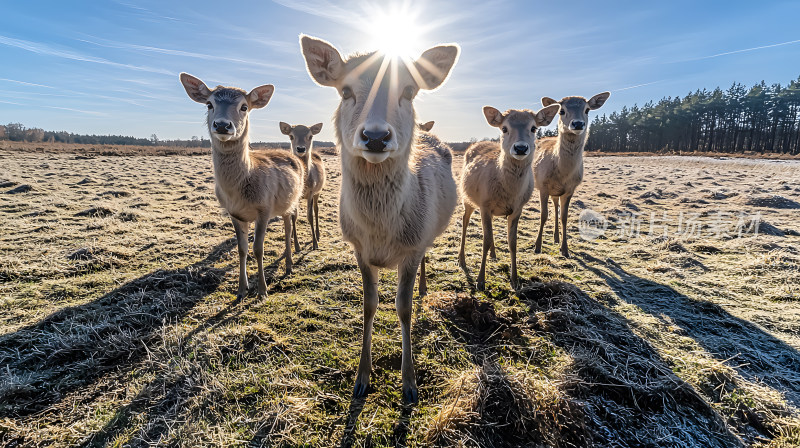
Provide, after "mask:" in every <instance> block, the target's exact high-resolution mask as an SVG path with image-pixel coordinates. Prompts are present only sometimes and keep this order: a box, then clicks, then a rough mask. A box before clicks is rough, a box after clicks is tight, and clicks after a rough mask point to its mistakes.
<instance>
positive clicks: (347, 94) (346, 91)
mask: <svg viewBox="0 0 800 448" xmlns="http://www.w3.org/2000/svg"><path fill="white" fill-rule="evenodd" d="M352 97H353V89H351V88H350V87H348V86H344V87H342V98H343V99H345V100H348V99H350V98H352Z"/></svg>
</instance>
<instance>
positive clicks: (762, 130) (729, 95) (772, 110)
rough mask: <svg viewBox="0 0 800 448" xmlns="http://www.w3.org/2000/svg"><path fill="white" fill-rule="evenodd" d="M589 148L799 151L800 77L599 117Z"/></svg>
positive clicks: (698, 93) (697, 94) (664, 100)
mask: <svg viewBox="0 0 800 448" xmlns="http://www.w3.org/2000/svg"><path fill="white" fill-rule="evenodd" d="M591 129H592V130H591V132H592V133H591V138H590V139H589V141H588V143H587V145H586V149H587V150H594V151H604V152H692V151H701V152H719V153H741V152H757V153H762V154H763V153H765V152H771V153H781V154H791V155H796V154H799V153H800V77H798V78H797V79H796V80H793V81H791V82H790V83H789V84H788V85H787V86H781V85H780V84H772V85H769V86H768V85H766V83H764V81H761V82H760V83H758V84H756V85H754V86H752V87H750V88H747V87H745V86H744V85H742V84H739V83H734V84H733V85H732V86H731V87H730V88H729V89H728V90H722V89H720V88H719V87H717V88H716V89H714V90H713V91H708V90H706V89H703V90H697V91H695V92H694V93H689V94H688V95H686V96H685V97H683V98H681V97H675V98H672V97H666V98H662V99H661V100H660V101H658V102H657V103H654V102H652V101H649V102H647V103H646V104H644V105H643V106H641V107H639V106H637V105H634V106H633V107H623V108H622V109H621V110H620V111H619V112H613V113H611V114H609V115H605V114H604V115H602V116H597V117H595V119H594V121H593V122H592V128H591Z"/></svg>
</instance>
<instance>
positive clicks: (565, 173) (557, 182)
mask: <svg viewBox="0 0 800 448" xmlns="http://www.w3.org/2000/svg"><path fill="white" fill-rule="evenodd" d="M610 95H611V93H610V92H603V93H598V94H597V95H595V96H593V97H591V98H590V99H588V100H587V99H586V98H584V97H582V96H568V97H566V98H563V99H562V100H561V101H556V100H554V99H552V98H548V97H544V98H542V104H543V105H545V106H550V105H554V104H559V105H561V111H560V112H559V114H560V118H559V120H558V137H547V138H543V139H541V140H540V143H539V148H540V149H539V152H538V153H537V154H536V160H534V162H533V177H534V179H535V180H536V188H537V189H538V190H539V202H540V205H541V207H542V211H541V219H540V221H539V235H538V236H537V237H536V246H535V248H534V252H535V253H537V254H538V253H541V252H542V232H543V231H544V225H545V223H546V222H547V198H548V197H549V198H551V199H552V200H553V208H554V209H555V230H554V232H553V241H554V242H555V243H556V244H558V242H559V238H558V218H559V216H558V209H559V205H560V206H561V227H563V229H564V234H563V238H561V255H563V256H564V257H569V249H568V248H567V212H568V211H569V202H570V200H572V195H573V194H575V189H576V188H578V185H580V183H581V182H582V181H583V148H584V146H586V140H587V139H588V138H589V111H590V110H596V109H599V108H600V106H602V105H603V103H605V102H606V100H607V99H608V97H609V96H610ZM559 202H560V204H559Z"/></svg>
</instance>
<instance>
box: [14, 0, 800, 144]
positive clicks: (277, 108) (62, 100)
mask: <svg viewBox="0 0 800 448" xmlns="http://www.w3.org/2000/svg"><path fill="white" fill-rule="evenodd" d="M403 1H404V2H405V3H407V5H406V6H407V7H409V9H410V10H412V11H417V12H418V17H417V22H418V23H419V24H420V25H421V27H422V28H423V32H422V34H421V35H420V36H418V38H417V40H418V41H419V42H420V46H419V48H418V49H417V51H418V53H419V52H421V51H423V50H425V49H426V48H427V47H430V46H433V45H435V44H437V43H441V42H457V43H459V44H460V45H461V47H462V54H461V59H460V61H459V63H458V65H457V66H456V67H455V68H454V72H453V74H452V77H451V78H450V80H449V81H448V83H447V84H446V85H445V86H444V87H443V88H442V89H440V90H438V91H436V92H433V93H430V94H427V95H420V97H418V100H417V101H416V105H417V112H418V115H419V118H420V120H422V121H427V120H435V121H436V123H437V124H436V126H435V128H434V131H435V132H438V133H439V134H440V135H441V136H442V137H443V138H445V139H447V140H450V141H462V140H468V139H469V138H471V137H475V138H482V137H493V136H495V134H496V130H495V129H494V128H491V127H489V126H488V125H487V124H486V123H485V121H484V118H483V114H482V113H481V107H482V106H484V105H492V106H494V107H497V108H499V109H502V110H505V109H507V108H525V107H527V108H535V109H538V108H540V107H541V103H540V102H539V99H540V98H541V97H542V96H552V97H555V98H560V97H562V96H567V95H583V96H587V97H589V96H591V95H593V94H595V93H599V92H602V91H604V90H610V91H611V92H612V95H611V98H610V99H609V101H608V102H607V103H606V105H605V106H604V108H603V109H601V110H600V112H606V113H608V112H612V111H614V110H619V109H620V108H622V106H624V105H632V104H633V103H639V104H642V103H644V102H646V101H648V100H651V99H653V100H657V99H659V98H661V97H663V96H670V95H671V96H674V95H680V96H683V95H685V94H686V93H688V92H689V91H692V90H695V89H697V88H709V89H711V88H714V87H716V86H721V87H723V88H727V87H729V86H730V85H731V83H733V82H734V81H738V82H741V83H744V84H745V85H748V86H749V85H752V84H754V83H756V82H759V81H761V80H762V79H763V80H765V81H766V82H767V83H776V82H780V83H781V84H786V83H787V82H788V81H789V80H791V79H796V78H797V77H798V75H800V28H798V27H797V18H798V17H800V2H797V1H784V2H781V1H765V2H760V3H754V2H751V1H748V2H744V1H728V2H719V1H717V2H704V1H680V0H677V1H668V2H642V1H636V2H623V1H611V2H600V1H588V2H584V1H577V0H573V1H569V2H564V1H562V2H555V1H549V2H540V1H510V0H496V1H474V0H463V1H436V0H427V1H411V0H398V2H403ZM389 3H390V2H388V1H383V2H365V1H337V2H334V1H326V0H314V1H300V0H296V1H294V0H278V1H274V2H268V1H254V2H219V1H213V2H212V1H194V2H168V1H163V0H162V1H136V0H121V1H69V2H67V1H36V0H29V1H25V2H9V3H8V4H4V5H3V14H2V15H0V61H2V62H0V123H3V124H5V123H9V122H21V123H23V124H24V125H26V126H28V127H41V128H44V129H47V130H67V131H71V132H77V133H88V134H122V135H134V136H137V137H149V136H150V135H151V134H157V135H158V136H159V138H162V139H172V138H190V137H191V136H194V135H196V136H201V135H203V136H207V130H206V129H205V125H204V118H203V115H204V109H205V108H204V107H203V106H202V105H199V104H197V103H194V102H192V101H191V100H190V99H189V98H188V97H187V96H186V94H185V92H184V90H183V88H182V87H181V85H180V83H179V82H178V77H177V75H178V73H180V72H181V71H186V72H189V73H191V74H193V75H195V76H198V77H199V78H201V79H203V80H204V81H206V83H207V84H209V85H211V86H214V85H217V84H226V85H236V86H239V87H242V88H245V89H248V90H249V89H250V88H252V87H255V86H257V85H261V84H267V83H270V84H274V85H275V87H276V92H275V95H274V96H273V99H272V101H271V102H270V104H269V105H268V106H267V108H266V109H263V110H258V111H255V112H253V114H252V115H251V120H253V138H254V140H260V141H282V140H284V138H285V137H284V136H283V135H281V134H280V132H279V130H278V122H279V121H287V122H289V123H292V124H295V123H306V124H312V123H316V122H320V121H322V122H323V123H325V127H324V128H323V132H322V135H321V136H320V137H321V139H323V140H331V139H332V135H333V134H332V132H331V129H330V117H331V115H332V113H333V110H334V108H335V107H336V104H337V102H338V97H337V94H336V92H335V91H334V90H333V89H330V88H322V87H318V86H316V85H315V84H314V83H313V82H312V81H311V79H310V78H309V77H308V75H307V74H306V72H305V68H304V63H303V59H302V56H301V55H300V51H299V45H298V35H299V34H300V33H307V34H310V35H313V36H317V37H321V38H324V39H326V40H329V41H331V42H332V43H334V44H335V45H336V46H337V47H338V48H339V49H340V50H341V51H342V52H343V53H350V52H354V51H358V50H371V49H374V48H371V44H372V43H373V42H374V36H372V35H370V34H369V32H368V31H366V27H364V24H365V23H372V22H370V21H371V20H372V16H373V12H374V11H375V10H376V9H386V8H389V7H388V6H386V5H388V4H389ZM234 5H235V6H234Z"/></svg>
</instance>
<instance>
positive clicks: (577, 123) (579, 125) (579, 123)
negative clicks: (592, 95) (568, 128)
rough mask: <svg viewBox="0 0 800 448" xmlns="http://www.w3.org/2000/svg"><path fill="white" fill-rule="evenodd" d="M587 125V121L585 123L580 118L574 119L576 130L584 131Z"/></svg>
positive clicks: (573, 126)
mask: <svg viewBox="0 0 800 448" xmlns="http://www.w3.org/2000/svg"><path fill="white" fill-rule="evenodd" d="M585 126H586V123H584V122H582V121H580V120H573V121H572V129H575V130H576V131H582V130H583V128H584V127H585Z"/></svg>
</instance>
